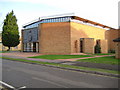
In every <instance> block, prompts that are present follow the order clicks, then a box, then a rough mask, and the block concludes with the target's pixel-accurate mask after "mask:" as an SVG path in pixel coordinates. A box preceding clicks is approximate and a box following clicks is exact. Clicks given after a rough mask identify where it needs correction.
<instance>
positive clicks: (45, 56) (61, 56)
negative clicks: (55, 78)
mask: <svg viewBox="0 0 120 90" xmlns="http://www.w3.org/2000/svg"><path fill="white" fill-rule="evenodd" d="M82 57H91V55H40V56H34V57H29V58H40V59H50V60H54V59H71V58H82Z"/></svg>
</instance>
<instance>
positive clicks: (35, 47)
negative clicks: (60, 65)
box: [22, 16, 118, 54]
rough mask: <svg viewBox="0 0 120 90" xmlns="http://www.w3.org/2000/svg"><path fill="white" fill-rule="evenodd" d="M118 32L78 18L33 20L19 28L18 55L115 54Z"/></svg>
mask: <svg viewBox="0 0 120 90" xmlns="http://www.w3.org/2000/svg"><path fill="white" fill-rule="evenodd" d="M117 33H118V30H115V29H114V28H111V27H108V26H106V25H103V24H100V23H96V22H93V21H90V20H87V19H84V18H81V17H78V16H57V17H48V18H42V19H40V18H39V20H36V21H34V22H31V23H29V24H26V25H24V26H23V30H22V51H27V52H39V53H43V54H71V53H94V47H95V45H96V44H100V46H101V53H108V50H115V43H114V42H113V39H115V38H117V37H118V34H117Z"/></svg>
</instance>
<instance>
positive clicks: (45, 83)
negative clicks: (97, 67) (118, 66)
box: [2, 60, 118, 88]
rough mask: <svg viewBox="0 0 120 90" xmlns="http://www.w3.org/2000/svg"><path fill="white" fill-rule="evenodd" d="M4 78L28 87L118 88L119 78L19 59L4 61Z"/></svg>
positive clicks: (18, 85)
mask: <svg viewBox="0 0 120 90" xmlns="http://www.w3.org/2000/svg"><path fill="white" fill-rule="evenodd" d="M2 67H3V68H2V76H3V77H2V78H3V79H2V80H3V82H5V83H7V84H9V85H12V86H13V87H16V88H18V87H22V86H26V87H27V88H118V79H117V78H113V77H107V76H100V75H95V74H88V73H82V72H77V71H70V70H69V71H68V70H62V69H58V68H53V67H47V66H42V65H35V64H28V63H23V62H17V61H10V60H3V61H2Z"/></svg>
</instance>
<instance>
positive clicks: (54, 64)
mask: <svg viewBox="0 0 120 90" xmlns="http://www.w3.org/2000/svg"><path fill="white" fill-rule="evenodd" d="M0 58H3V59H8V60H14V61H22V62H29V63H37V64H42V65H53V66H58V67H65V68H72V69H79V70H87V71H96V72H104V73H110V74H120V72H119V71H115V70H105V69H97V68H87V67H78V66H72V65H65V64H57V63H49V62H41V61H31V60H25V59H16V58H9V57H0Z"/></svg>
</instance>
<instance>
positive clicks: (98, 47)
mask: <svg viewBox="0 0 120 90" xmlns="http://www.w3.org/2000/svg"><path fill="white" fill-rule="evenodd" d="M95 53H101V47H100V45H99V44H96V45H95Z"/></svg>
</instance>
